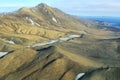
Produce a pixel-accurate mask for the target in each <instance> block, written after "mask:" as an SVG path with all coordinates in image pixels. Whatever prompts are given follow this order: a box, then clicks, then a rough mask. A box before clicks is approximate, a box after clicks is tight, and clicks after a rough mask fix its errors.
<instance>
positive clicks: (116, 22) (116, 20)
mask: <svg viewBox="0 0 120 80" xmlns="http://www.w3.org/2000/svg"><path fill="white" fill-rule="evenodd" d="M83 18H86V19H90V20H94V21H104V22H107V23H109V24H111V25H112V26H116V27H120V17H111V16H103V17H102V16H83Z"/></svg>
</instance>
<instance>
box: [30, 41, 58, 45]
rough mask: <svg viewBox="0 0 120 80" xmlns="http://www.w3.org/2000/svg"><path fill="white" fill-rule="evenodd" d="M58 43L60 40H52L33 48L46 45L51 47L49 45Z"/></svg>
mask: <svg viewBox="0 0 120 80" xmlns="http://www.w3.org/2000/svg"><path fill="white" fill-rule="evenodd" d="M57 42H58V40H51V41H49V42H42V43H37V44H34V45H33V46H32V47H38V46H45V45H49V44H55V43H57Z"/></svg>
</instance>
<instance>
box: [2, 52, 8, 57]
mask: <svg viewBox="0 0 120 80" xmlns="http://www.w3.org/2000/svg"><path fill="white" fill-rule="evenodd" d="M8 53H9V52H0V58H2V57H4V56H5V55H7V54H8Z"/></svg>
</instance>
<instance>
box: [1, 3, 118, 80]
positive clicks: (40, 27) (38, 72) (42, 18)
mask: <svg viewBox="0 0 120 80" xmlns="http://www.w3.org/2000/svg"><path fill="white" fill-rule="evenodd" d="M98 24H101V23H96V22H94V21H90V20H86V19H82V18H78V17H76V16H72V15H69V14H66V13H64V12H62V11H61V10H59V9H57V8H53V7H50V6H48V5H46V4H44V3H41V4H39V5H37V6H35V7H32V8H26V7H23V8H21V9H19V10H18V11H15V12H12V13H8V14H0V63H1V64H0V80H16V79H17V80H74V79H75V78H76V76H77V75H78V74H79V73H87V72H89V71H91V70H97V69H99V68H101V67H105V68H106V67H119V66H120V65H119V57H120V54H119V53H120V50H119V49H120V45H119V43H120V39H119V37H120V36H119V34H120V33H119V30H118V32H115V31H113V30H110V29H105V28H99V27H98ZM103 25H107V24H105V23H103V24H102V25H100V26H103ZM107 26H109V25H107ZM112 28H113V27H112ZM91 74H92V73H91ZM98 74H99V72H98ZM85 76H86V75H85ZM91 77H92V76H91ZM93 77H94V75H93ZM83 80H86V79H83Z"/></svg>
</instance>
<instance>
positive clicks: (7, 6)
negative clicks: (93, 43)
mask: <svg viewBox="0 0 120 80" xmlns="http://www.w3.org/2000/svg"><path fill="white" fill-rule="evenodd" d="M40 3H46V4H48V5H49V6H52V7H56V8H59V9H61V10H62V11H64V12H66V13H68V14H72V15H76V16H119V17H120V0H0V12H1V13H2V12H10V11H14V10H17V9H19V8H21V7H33V6H36V5H37V4H40Z"/></svg>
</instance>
